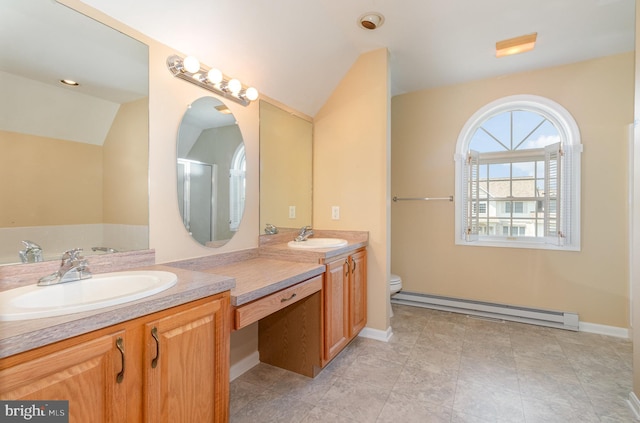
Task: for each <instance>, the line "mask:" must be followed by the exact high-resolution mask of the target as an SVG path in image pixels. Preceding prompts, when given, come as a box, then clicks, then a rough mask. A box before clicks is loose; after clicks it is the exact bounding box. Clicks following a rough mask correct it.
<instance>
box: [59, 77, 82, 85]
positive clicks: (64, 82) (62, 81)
mask: <svg viewBox="0 0 640 423" xmlns="http://www.w3.org/2000/svg"><path fill="white" fill-rule="evenodd" d="M60 83H61V84H64V85H68V86H70V87H79V86H80V84H78V83H77V82H76V81H74V80H72V79H61V80H60Z"/></svg>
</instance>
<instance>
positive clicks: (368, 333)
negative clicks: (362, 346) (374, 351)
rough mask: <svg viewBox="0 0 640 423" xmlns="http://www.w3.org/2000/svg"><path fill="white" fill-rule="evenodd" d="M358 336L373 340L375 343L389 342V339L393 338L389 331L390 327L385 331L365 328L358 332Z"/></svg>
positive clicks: (391, 332)
mask: <svg viewBox="0 0 640 423" xmlns="http://www.w3.org/2000/svg"><path fill="white" fill-rule="evenodd" d="M358 336H361V337H363V338H369V339H375V340H376V341H383V342H389V339H391V337H392V336H393V331H392V330H391V326H389V327H388V328H387V330H386V331H385V330H380V329H372V328H367V327H366V328H363V329H362V330H361V331H360V333H359V334H358Z"/></svg>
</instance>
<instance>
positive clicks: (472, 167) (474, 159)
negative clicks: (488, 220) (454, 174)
mask: <svg viewBox="0 0 640 423" xmlns="http://www.w3.org/2000/svg"><path fill="white" fill-rule="evenodd" d="M464 180H465V181H466V182H465V192H466V196H467V199H468V201H465V205H464V209H465V210H464V215H465V216H466V226H465V228H464V237H465V239H466V240H467V241H476V240H477V239H478V229H479V227H480V154H479V153H478V152H477V151H473V150H471V151H469V154H468V155H467V162H466V166H465V175H464Z"/></svg>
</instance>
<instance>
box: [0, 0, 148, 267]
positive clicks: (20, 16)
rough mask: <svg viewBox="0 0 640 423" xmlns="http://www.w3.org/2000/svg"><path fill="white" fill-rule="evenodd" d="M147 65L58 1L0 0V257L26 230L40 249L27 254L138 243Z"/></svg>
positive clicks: (13, 255)
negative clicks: (1, 6) (0, 3)
mask: <svg viewBox="0 0 640 423" xmlns="http://www.w3.org/2000/svg"><path fill="white" fill-rule="evenodd" d="M148 64H149V52H148V46H146V45H145V44H143V43H140V42H139V41H137V40H134V39H132V38H130V37H128V36H126V35H124V34H122V33H120V32H118V31H116V30H114V29H113V28H110V27H108V26H105V25H103V24H102V23H100V22H97V21H95V20H93V19H91V18H89V17H87V16H85V15H82V14H80V13H78V12H77V11H75V10H72V9H70V8H68V7H66V6H64V5H61V4H59V3H56V2H54V1H52V0H29V1H25V0H3V8H2V13H1V14H0V76H1V77H0V86H1V88H0V92H2V101H1V102H0V108H1V110H0V198H2V207H0V263H15V262H21V256H20V254H19V252H20V251H24V248H25V246H24V244H23V242H22V241H26V240H29V241H32V242H33V243H35V244H37V245H39V246H40V247H41V249H42V253H41V254H39V255H30V256H28V257H27V259H26V260H24V261H27V262H28V261H33V260H37V261H39V259H40V258H42V259H44V260H58V259H59V258H60V257H61V254H62V252H63V251H64V250H67V249H70V248H77V247H80V248H83V249H84V253H85V254H105V253H110V252H114V251H129V250H139V249H146V248H148V244H149V237H148V232H149V231H148V221H149V219H148V214H149V213H148V209H149V201H148V144H149V143H148V133H149V128H148V127H149V124H148V122H149V114H148V110H149V109H148V92H149V70H148ZM61 80H72V81H75V82H77V84H78V85H73V83H72V82H69V84H71V85H64V84H62V83H61ZM94 248H95V249H96V251H92V250H93V249H94ZM23 259H24V257H23Z"/></svg>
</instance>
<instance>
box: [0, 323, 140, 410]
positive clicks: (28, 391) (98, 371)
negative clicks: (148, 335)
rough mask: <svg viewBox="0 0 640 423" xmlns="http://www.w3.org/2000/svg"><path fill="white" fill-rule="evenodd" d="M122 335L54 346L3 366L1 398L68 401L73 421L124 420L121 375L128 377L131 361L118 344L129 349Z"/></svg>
mask: <svg viewBox="0 0 640 423" xmlns="http://www.w3.org/2000/svg"><path fill="white" fill-rule="evenodd" d="M123 334H124V332H116V333H114V334H111V335H107V336H102V337H100V338H98V339H94V340H91V341H87V342H84V343H81V344H78V345H75V346H72V347H68V348H63V349H61V350H58V351H56V350H55V348H51V351H52V352H51V353H49V354H45V355H40V354H38V356H37V358H33V359H31V360H28V361H25V362H22V363H21V364H18V365H15V366H12V367H9V368H6V369H3V370H1V371H0V386H1V387H2V388H1V392H0V398H1V399H3V400H43V401H46V400H68V401H69V422H79V423H80V422H92V423H93V422H125V421H126V398H127V397H126V387H125V384H124V383H119V382H117V379H118V375H119V374H122V375H123V376H124V373H121V372H122V371H123V370H125V369H126V367H125V368H124V369H123V364H124V363H126V361H123V353H121V352H120V350H119V349H118V346H117V345H116V343H118V344H119V345H120V346H121V348H122V349H123V351H124V342H126V341H125V340H124V335H123ZM118 340H121V341H118ZM121 342H122V343H121ZM36 351H37V350H36ZM27 354H29V353H27ZM126 376H129V375H128V374H127V375H126Z"/></svg>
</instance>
